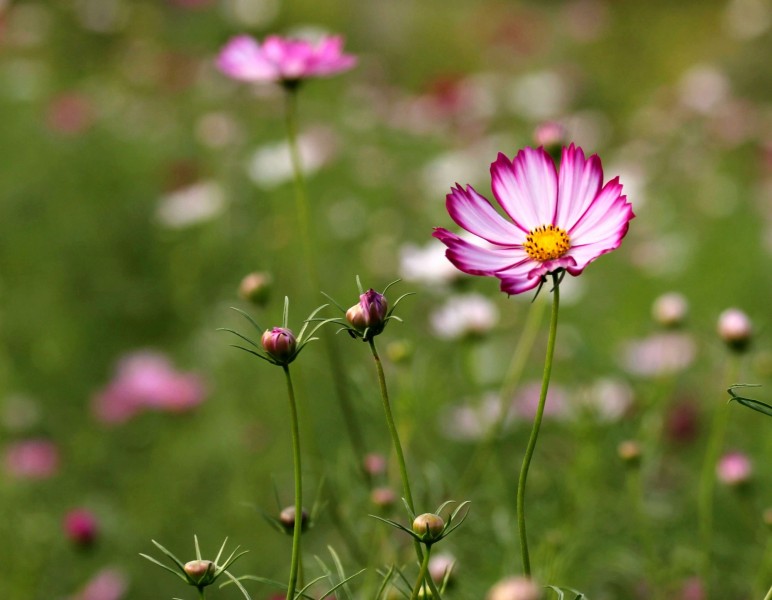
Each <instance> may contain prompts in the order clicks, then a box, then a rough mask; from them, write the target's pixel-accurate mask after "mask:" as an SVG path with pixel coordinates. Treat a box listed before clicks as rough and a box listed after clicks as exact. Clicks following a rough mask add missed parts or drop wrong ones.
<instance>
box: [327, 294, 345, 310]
mask: <svg viewBox="0 0 772 600" xmlns="http://www.w3.org/2000/svg"><path fill="white" fill-rule="evenodd" d="M322 296H324V297H325V298H327V300H329V301H330V302H332V303H333V304H334V305H335V307H336V308H337V309H338V310H340V311H341V312H342V313H343V314H344V315H345V314H346V309H345V308H343V307H342V306H341V305H340V304H338V303H337V302H335V298H333V297H332V296H330V295H329V294H325V293H324V292H322Z"/></svg>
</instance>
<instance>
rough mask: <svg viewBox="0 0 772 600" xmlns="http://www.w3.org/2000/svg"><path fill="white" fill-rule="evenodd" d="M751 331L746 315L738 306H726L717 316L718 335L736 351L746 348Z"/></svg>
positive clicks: (749, 321)
mask: <svg viewBox="0 0 772 600" xmlns="http://www.w3.org/2000/svg"><path fill="white" fill-rule="evenodd" d="M752 331H753V326H752V325H751V320H750V319H749V318H748V315H746V314H745V313H744V312H743V311H741V310H740V309H738V308H728V309H726V310H725V311H724V312H722V313H721V314H720V315H719V317H718V335H719V336H720V337H721V339H722V340H724V342H726V344H727V345H728V346H729V347H730V348H731V349H732V350H735V351H736V352H742V351H743V350H745V349H747V348H748V344H750V341H751V334H752Z"/></svg>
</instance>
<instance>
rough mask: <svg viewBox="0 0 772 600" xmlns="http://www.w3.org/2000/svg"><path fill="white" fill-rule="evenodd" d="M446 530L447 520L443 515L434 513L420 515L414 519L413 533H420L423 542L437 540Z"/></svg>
mask: <svg viewBox="0 0 772 600" xmlns="http://www.w3.org/2000/svg"><path fill="white" fill-rule="evenodd" d="M444 530H445V521H444V520H443V518H442V517H441V516H439V515H435V514H433V513H424V514H422V515H418V516H417V517H416V518H415V520H414V521H413V533H415V534H416V535H418V537H420V538H421V541H423V542H433V541H435V540H436V539H437V538H439V537H440V536H441V535H442V532H443V531H444Z"/></svg>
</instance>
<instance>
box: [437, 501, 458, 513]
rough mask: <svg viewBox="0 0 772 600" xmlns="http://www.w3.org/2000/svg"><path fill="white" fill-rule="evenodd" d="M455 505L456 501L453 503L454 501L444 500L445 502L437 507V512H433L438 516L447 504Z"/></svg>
mask: <svg viewBox="0 0 772 600" xmlns="http://www.w3.org/2000/svg"><path fill="white" fill-rule="evenodd" d="M455 503H456V501H455V500H445V502H443V503H442V504H440V505H439V506H438V507H437V510H435V511H434V512H435V514H438V515H439V514H440V513H441V512H442V509H444V508H445V507H446V506H448V505H449V504H455Z"/></svg>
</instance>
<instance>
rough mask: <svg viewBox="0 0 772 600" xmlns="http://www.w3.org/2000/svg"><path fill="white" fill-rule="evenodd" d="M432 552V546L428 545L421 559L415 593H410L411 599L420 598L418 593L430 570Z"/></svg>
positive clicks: (414, 587)
mask: <svg viewBox="0 0 772 600" xmlns="http://www.w3.org/2000/svg"><path fill="white" fill-rule="evenodd" d="M431 553H432V548H431V546H427V548H426V554H424V559H423V560H422V561H421V570H420V571H419V572H418V579H416V580H415V585H414V586H413V593H412V594H411V595H410V600H416V599H417V598H418V594H419V593H420V592H421V587H422V586H423V584H424V580H425V579H426V576H427V573H428V572H429V555H430V554H431Z"/></svg>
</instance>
